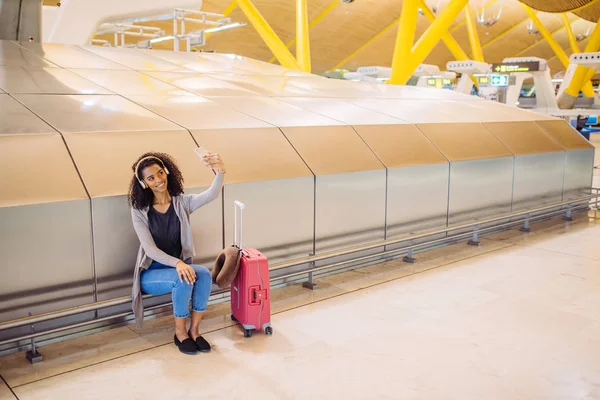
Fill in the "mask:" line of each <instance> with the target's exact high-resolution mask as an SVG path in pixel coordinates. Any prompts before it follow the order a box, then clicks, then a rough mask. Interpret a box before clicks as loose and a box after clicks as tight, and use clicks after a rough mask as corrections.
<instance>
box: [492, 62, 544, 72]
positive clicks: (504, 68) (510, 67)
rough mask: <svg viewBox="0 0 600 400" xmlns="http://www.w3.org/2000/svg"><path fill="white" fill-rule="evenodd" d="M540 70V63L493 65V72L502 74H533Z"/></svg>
mask: <svg viewBox="0 0 600 400" xmlns="http://www.w3.org/2000/svg"><path fill="white" fill-rule="evenodd" d="M539 70H540V62H539V61H528V62H519V63H510V64H508V63H498V64H492V71H494V72H501V73H510V72H532V71H539Z"/></svg>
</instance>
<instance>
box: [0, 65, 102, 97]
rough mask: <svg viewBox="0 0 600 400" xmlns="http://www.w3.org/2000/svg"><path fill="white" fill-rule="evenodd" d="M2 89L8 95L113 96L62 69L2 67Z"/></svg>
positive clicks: (0, 68)
mask: <svg viewBox="0 0 600 400" xmlns="http://www.w3.org/2000/svg"><path fill="white" fill-rule="evenodd" d="M0 89H4V91H6V92H8V93H47V94H112V92H110V91H109V90H106V89H104V88H102V87H100V86H98V85H96V84H95V83H93V82H90V81H89V80H87V79H84V78H82V77H80V76H78V75H77V74H74V73H73V72H70V71H68V70H66V69H62V68H33V67H28V66H23V67H9V66H5V67H0Z"/></svg>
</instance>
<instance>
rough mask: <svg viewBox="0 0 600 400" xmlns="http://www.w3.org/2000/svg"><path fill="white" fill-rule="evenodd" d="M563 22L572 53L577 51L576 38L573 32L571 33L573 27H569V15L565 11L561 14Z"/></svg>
mask: <svg viewBox="0 0 600 400" xmlns="http://www.w3.org/2000/svg"><path fill="white" fill-rule="evenodd" d="M562 19H563V24H564V26H565V29H566V31H567V36H568V37H569V45H570V46H571V51H572V52H573V53H579V52H581V50H579V45H578V44H577V39H576V38H575V34H574V33H573V28H572V27H571V21H569V17H568V16H567V13H564V14H562Z"/></svg>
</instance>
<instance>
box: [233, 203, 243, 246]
mask: <svg viewBox="0 0 600 400" xmlns="http://www.w3.org/2000/svg"><path fill="white" fill-rule="evenodd" d="M245 207H246V206H245V205H244V203H242V202H240V201H237V200H236V201H234V202H233V245H234V246H236V245H237V246H238V247H239V248H240V249H241V248H242V210H243V209H244V208H245ZM238 209H239V211H240V225H239V229H238ZM238 239H239V241H238Z"/></svg>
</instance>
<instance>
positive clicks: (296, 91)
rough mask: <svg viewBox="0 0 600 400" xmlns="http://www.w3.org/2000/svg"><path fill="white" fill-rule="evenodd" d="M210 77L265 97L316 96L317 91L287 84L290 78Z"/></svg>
mask: <svg viewBox="0 0 600 400" xmlns="http://www.w3.org/2000/svg"><path fill="white" fill-rule="evenodd" d="M208 76H210V77H212V78H215V79H219V80H221V81H225V82H228V83H231V84H234V85H237V86H240V87H243V88H245V89H248V90H251V91H253V92H255V93H258V94H260V95H263V96H314V95H315V94H317V93H316V92H315V91H313V90H310V89H306V88H301V87H299V86H295V85H290V84H288V83H287V81H288V80H289V78H286V77H279V76H263V75H256V76H253V75H236V74H209V75H208Z"/></svg>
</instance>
